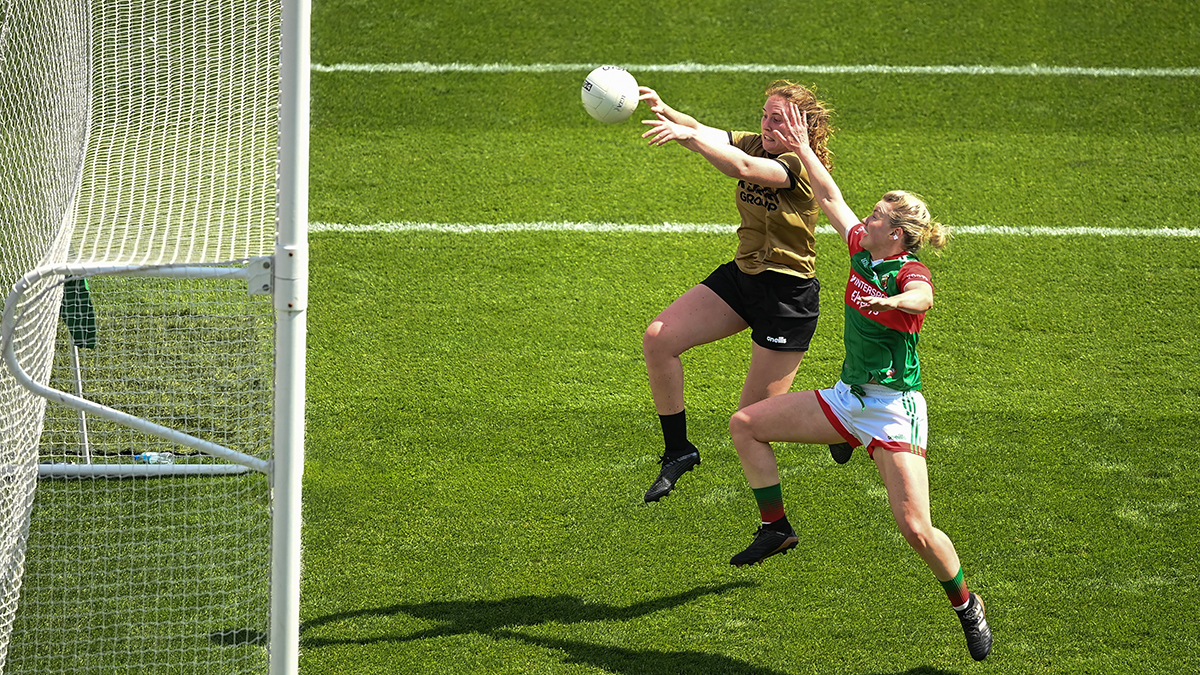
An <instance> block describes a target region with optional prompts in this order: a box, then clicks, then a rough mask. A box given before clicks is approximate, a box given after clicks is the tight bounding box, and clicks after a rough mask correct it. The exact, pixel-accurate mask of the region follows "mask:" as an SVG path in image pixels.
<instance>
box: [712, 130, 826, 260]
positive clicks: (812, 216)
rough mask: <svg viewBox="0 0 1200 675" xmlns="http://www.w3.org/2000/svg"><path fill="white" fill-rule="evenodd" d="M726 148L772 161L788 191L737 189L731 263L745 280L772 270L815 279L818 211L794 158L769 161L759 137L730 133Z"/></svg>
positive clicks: (792, 155)
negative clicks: (783, 173)
mask: <svg viewBox="0 0 1200 675" xmlns="http://www.w3.org/2000/svg"><path fill="white" fill-rule="evenodd" d="M729 138H730V143H732V144H733V145H734V147H737V148H738V149H740V150H741V151H742V152H745V153H746V154H748V155H750V156H752V157H766V158H768V159H773V160H775V161H777V162H779V163H780V164H782V165H783V166H784V168H786V169H787V172H788V176H789V177H790V178H791V187H786V188H772V187H764V186H762V185H757V184H755V183H751V182H749V181H745V180H739V181H738V183H737V207H738V214H739V215H740V216H741V218H742V224H741V226H739V227H738V231H737V233H738V250H737V255H736V256H734V260H735V261H736V262H737V266H738V268H739V269H741V270H742V271H743V272H745V273H746V274H758V273H759V272H762V271H763V270H775V271H777V272H783V273H784V274H791V275H794V276H799V277H804V278H806V279H808V278H812V277H814V276H816V257H817V253H816V247H815V241H814V239H813V233H814V232H815V230H816V227H817V215H818V213H820V209H819V208H818V207H817V202H816V200H815V199H813V191H812V185H811V184H810V183H809V179H808V172H807V171H805V170H804V165H803V164H802V163H801V162H800V158H799V157H798V156H797V155H796V153H794V152H788V153H784V154H782V155H772V154H770V153H768V152H767V151H766V150H764V149H763V144H762V134H754V133H750V132H746V131H732V132H730V134H729Z"/></svg>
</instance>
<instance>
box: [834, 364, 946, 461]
mask: <svg viewBox="0 0 1200 675" xmlns="http://www.w3.org/2000/svg"><path fill="white" fill-rule="evenodd" d="M861 386H862V391H863V396H862V398H859V397H858V396H856V395H855V394H854V392H852V391H851V390H850V385H848V384H846V383H845V382H842V381H841V380H838V383H837V384H835V385H833V388H832V389H821V390H818V391H816V392H814V393H816V395H817V402H818V403H820V404H821V410H823V411H824V412H825V417H826V418H827V419H828V420H829V423H830V424H832V425H833V427H834V428H835V429H837V430H838V433H839V434H841V435H842V438H844V439H846V442H847V443H849V444H850V445H851V446H853V447H856V448H857V447H858V446H860V445H865V446H867V454H868V455H870V456H872V457H874V456H875V450H876V449H877V448H883V449H884V450H890V451H891V452H911V453H913V454H914V455H920V456H921V457H924V456H925V448H926V443H927V442H928V438H929V418H928V416H927V415H926V412H925V397H924V396H922V395H921V392H919V391H896V390H895V389H889V388H888V387H885V386H883V385H879V384H864V385H861Z"/></svg>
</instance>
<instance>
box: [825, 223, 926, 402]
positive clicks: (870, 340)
mask: <svg viewBox="0 0 1200 675" xmlns="http://www.w3.org/2000/svg"><path fill="white" fill-rule="evenodd" d="M864 234H866V228H865V227H864V226H863V225H862V224H859V225H858V226H856V227H854V228H853V229H851V230H850V233H849V236H848V237H847V242H848V243H849V244H850V280H849V281H848V282H847V283H846V328H845V332H844V337H843V339H844V341H845V345H846V360H845V361H844V362H843V363H842V381H843V382H845V383H846V384H865V383H867V382H875V383H876V384H882V385H883V386H885V387H890V388H892V389H895V390H897V391H909V390H913V389H920V388H921V361H920V359H918V358H917V343H918V342H919V341H920V339H921V324H922V323H924V321H925V315H924V314H909V313H908V312H902V311H900V310H898V309H893V310H891V311H887V312H868V311H865V310H863V306H864V305H865V303H864V302H863V300H862V298H863V297H865V296H875V297H890V296H893V295H899V294H900V293H901V292H902V289H903V288H904V286H905V285H906V284H908V283H909V282H910V281H924V282H925V283H927V284H929V286H930V288H932V287H933V278H932V276H931V275H930V273H929V268H928V267H926V266H925V265H924V263H922V262H921V261H920V260H918V259H917V257H916V256H915V255H913V254H911V253H904V254H901V255H898V256H894V257H891V258H885V259H884V260H878V261H872V260H871V252H870V251H867V250H866V249H864V248H863V247H862V245H861V244H860V242H861V241H862V238H863V235H864Z"/></svg>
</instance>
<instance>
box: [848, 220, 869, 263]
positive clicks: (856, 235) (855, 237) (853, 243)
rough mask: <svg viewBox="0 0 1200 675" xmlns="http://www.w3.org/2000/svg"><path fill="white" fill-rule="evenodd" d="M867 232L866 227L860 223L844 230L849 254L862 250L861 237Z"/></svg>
mask: <svg viewBox="0 0 1200 675" xmlns="http://www.w3.org/2000/svg"><path fill="white" fill-rule="evenodd" d="M866 233H867V228H866V226H865V225H863V224H862V223H859V224H857V225H855V226H854V227H852V228H850V230H849V231H848V232H846V244H848V245H849V246H850V255H854V254H856V253H861V252H862V251H863V247H862V238H863V235H865V234H866Z"/></svg>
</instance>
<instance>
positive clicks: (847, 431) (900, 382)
mask: <svg viewBox="0 0 1200 675" xmlns="http://www.w3.org/2000/svg"><path fill="white" fill-rule="evenodd" d="M785 120H786V123H785V124H783V125H781V128H780V129H778V130H776V131H775V132H774V133H775V134H776V141H777V142H778V143H779V144H780V145H783V146H785V147H787V148H788V149H789V150H792V151H794V152H796V154H797V155H798V156H799V158H800V160H801V161H802V162H803V163H804V167H805V169H806V170H807V172H808V175H809V178H810V180H811V183H812V188H813V195H814V197H815V199H816V201H817V204H818V205H819V206H820V208H821V210H822V211H824V213H825V215H826V217H827V218H828V219H829V222H830V224H831V225H833V227H834V229H836V230H837V231H838V232H839V233H840V234H841V235H842V237H843V238H844V239H845V241H846V243H847V245H848V246H849V252H850V279H849V281H848V282H847V284H846V294H845V317H846V318H845V322H846V324H845V346H846V357H845V361H844V363H843V365H842V374H841V378H840V380H839V381H838V383H837V384H836V385H835V386H833V387H831V388H829V389H822V390H819V391H804V392H793V393H789V394H784V395H782V396H777V397H774V398H769V399H766V400H764V401H761V402H759V403H756V404H754V405H751V406H748V407H746V408H743V409H742V410H740V411H738V412H737V413H736V414H735V415H734V416H733V417H732V419H731V420H730V423H729V429H730V433H731V434H732V437H733V444H734V447H735V448H736V449H737V452H738V457H739V458H740V459H741V463H742V470H743V472H744V473H745V474H746V479H747V481H748V482H749V483H750V487H751V489H752V490H753V492H754V496H755V499H756V501H757V502H758V506H759V512H760V514H761V516H762V521H763V524H762V527H760V528H759V530H758V532H756V533H755V538H754V542H753V543H752V544H751V545H750V546H749V547H748V548H747V549H746V550H744V551H742V552H741V553H739V554H737V555H735V556H733V558H732V559H731V560H730V562H731V563H732V564H734V565H739V566H741V565H749V564H755V563H758V562H761V561H762V560H763V559H764V558H767V557H769V556H772V555H775V554H777V553H786V552H787V551H788V550H790V549H791V548H793V547H795V546H796V543H797V542H798V540H799V537H798V535H797V534H796V532H795V530H794V529H793V528H792V526H791V525H790V524H789V523H788V520H787V516H786V514H785V512H784V509H783V493H782V490H781V486H780V480H779V470H778V466H777V464H776V460H775V454H774V451H773V450H772V449H771V445H770V443H771V442H772V441H787V442H796V443H813V444H818V443H820V444H834V443H838V442H839V441H844V442H846V443H848V444H850V446H851V447H858V446H860V445H865V446H866V449H867V453H868V455H869V456H870V457H871V459H872V460H873V461H874V463H875V465H876V467H878V469H879V474H880V477H881V478H882V479H883V484H884V486H885V487H886V488H887V494H888V504H889V505H890V507H891V511H892V515H893V517H894V518H895V520H896V523H897V525H899V527H900V532H901V533H902V534H903V535H904V539H905V540H906V541H907V542H908V543H909V545H910V546H912V548H913V549H914V550H915V551H916V552H917V554H918V555H920V556H921V559H922V560H923V561H924V562H925V564H926V565H927V566H928V567H929V569H930V570H931V571H932V572H933V574H934V576H935V577H936V578H937V579H938V581H939V582H940V583H941V585H942V588H943V590H944V591H945V592H946V594H947V596H948V597H949V598H950V604H951V606H952V607H953V608H954V609H955V611H956V612H957V613H958V616H959V620H960V622H961V624H962V627H963V631H964V632H965V634H966V638H967V647H968V649H969V650H970V653H971V656H972V658H974V659H975V660H977V661H979V660H983V659H984V658H986V657H987V655H988V654H989V653H990V651H991V646H992V633H991V629H990V628H989V627H988V624H987V620H986V619H985V618H984V608H983V602H982V600H980V599H979V596H977V595H976V594H975V593H972V592H970V591H969V590H967V585H966V582H965V581H964V580H963V573H962V565H961V564H960V562H959V558H958V553H957V552H956V550H955V548H954V544H953V543H952V542H951V541H950V538H949V537H947V536H946V534H945V533H944V532H942V531H941V530H939V529H937V528H935V527H934V526H933V523H932V520H931V517H930V509H929V476H928V472H927V470H926V463H925V450H926V444H927V434H928V419H927V416H926V408H925V399H924V397H923V396H922V395H921V392H920V388H921V366H920V361H919V359H918V357H917V343H918V342H919V340H920V330H921V324H922V322H923V320H924V317H925V313H926V312H927V311H928V310H929V309H930V308H931V307H932V306H933V280H932V277H931V275H930V273H929V269H928V268H927V267H926V266H925V265H924V264H922V263H921V262H920V261H919V260H918V259H917V256H916V253H917V251H918V250H920V249H921V248H923V247H925V246H932V247H934V248H941V247H942V246H945V243H946V232H945V230H944V228H943V227H942V226H941V225H939V224H938V223H935V222H933V221H932V219H931V218H930V215H929V210H928V209H927V208H926V206H925V203H924V202H922V201H921V199H920V198H918V197H917V196H915V195H913V194H911V193H908V192H903V191H893V192H889V193H887V194H886V195H884V196H883V199H881V200H880V201H879V202H878V203H877V204H875V208H874V209H873V210H872V212H871V215H870V216H868V217H867V218H866V219H865V220H859V219H858V217H857V216H855V215H854V213H853V212H852V211H851V210H850V208H849V207H848V206H847V205H846V202H845V201H844V200H843V199H842V194H841V191H840V190H839V189H838V186H837V184H836V183H835V182H834V181H833V178H832V177H831V176H830V175H829V172H828V171H826V170H825V169H824V167H822V166H821V163H820V161H818V160H817V158H816V156H815V155H814V154H813V153H812V151H811V149H810V148H809V147H808V131H807V124H808V120H807V116H806V115H805V114H804V113H803V111H801V110H799V109H798V108H796V107H795V106H791V107H789V108H788V109H787V110H786V111H785Z"/></svg>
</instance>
